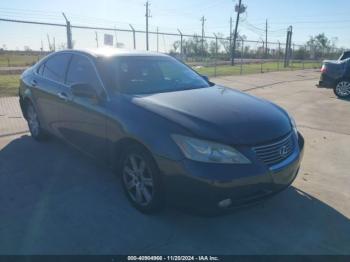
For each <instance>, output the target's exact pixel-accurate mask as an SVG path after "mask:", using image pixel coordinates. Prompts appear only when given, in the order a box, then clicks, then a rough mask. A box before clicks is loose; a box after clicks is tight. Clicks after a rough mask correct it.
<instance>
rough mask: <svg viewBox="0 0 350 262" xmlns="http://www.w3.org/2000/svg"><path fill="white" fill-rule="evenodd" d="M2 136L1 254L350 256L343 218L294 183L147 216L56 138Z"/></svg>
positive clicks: (100, 170) (109, 175) (114, 181)
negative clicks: (252, 197)
mask: <svg viewBox="0 0 350 262" xmlns="http://www.w3.org/2000/svg"><path fill="white" fill-rule="evenodd" d="M1 141H3V139H2V140H1ZM4 143H5V146H3V147H2V148H1V149H0V214H1V215H0V254H135V253H138V254H170V253H171V254H350V221H349V218H348V217H347V216H345V215H343V214H342V213H341V211H339V210H337V209H335V208H333V207H331V206H330V205H328V204H327V203H325V202H323V201H321V200H320V199H318V198H315V197H313V196H311V195H309V194H307V193H306V192H303V191H302V190H300V189H298V188H295V187H293V186H292V187H289V188H288V189H286V190H285V191H283V192H281V193H280V194H278V195H276V196H275V197H273V198H271V199H269V200H267V201H264V202H262V203H260V204H257V205H255V206H252V207H249V208H244V209H240V210H236V211H235V212H232V213H231V214H229V215H224V216H215V217H202V216H196V215H192V214H190V213H188V212H183V211H179V210H178V209H174V208H167V209H166V210H165V211H164V212H162V213H160V214H157V215H151V216H146V215H144V214H141V213H139V212H137V211H136V210H135V209H134V208H132V207H131V206H130V204H129V203H128V202H127V200H126V198H125V196H124V194H123V192H122V188H121V185H120V183H119V181H118V178H117V176H116V175H115V174H114V173H113V172H111V171H110V170H109V169H108V168H106V167H104V166H103V165H101V164H99V163H96V162H95V161H91V159H90V158H88V157H85V156H83V155H82V154H81V153H80V152H77V151H76V150H74V149H71V148H70V147H68V146H66V145H64V144H63V143H61V142H59V141H57V140H56V139H52V140H51V141H48V142H46V143H37V142H35V141H34V140H32V139H31V137H29V136H26V135H24V136H21V137H18V138H16V139H13V140H10V139H8V141H5V142H2V143H1V144H4Z"/></svg>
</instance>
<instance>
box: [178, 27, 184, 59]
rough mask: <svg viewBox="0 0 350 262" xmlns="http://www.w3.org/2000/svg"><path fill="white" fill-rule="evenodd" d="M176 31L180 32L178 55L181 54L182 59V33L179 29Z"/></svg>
mask: <svg viewBox="0 0 350 262" xmlns="http://www.w3.org/2000/svg"><path fill="white" fill-rule="evenodd" d="M177 31H179V34H180V56H181V59H183V54H182V52H183V49H182V41H183V35H182V32H181V31H180V30H179V29H177Z"/></svg>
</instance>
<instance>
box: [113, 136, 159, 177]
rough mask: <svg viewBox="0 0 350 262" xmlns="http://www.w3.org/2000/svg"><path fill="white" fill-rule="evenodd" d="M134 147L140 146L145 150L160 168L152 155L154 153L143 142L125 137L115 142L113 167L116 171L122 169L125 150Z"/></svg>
mask: <svg viewBox="0 0 350 262" xmlns="http://www.w3.org/2000/svg"><path fill="white" fill-rule="evenodd" d="M133 145H135V146H139V147H141V148H142V149H144V150H145V151H146V152H147V153H148V154H149V156H150V157H151V158H152V159H153V161H154V163H155V164H156V166H157V167H158V165H157V162H156V160H155V158H154V156H153V154H152V151H151V150H150V149H149V148H148V147H147V146H146V145H145V144H144V143H142V142H141V141H139V140H138V139H136V138H133V137H125V138H122V139H120V140H119V141H117V142H115V143H114V145H113V153H112V163H113V167H114V168H115V169H116V170H118V168H119V167H120V164H121V157H122V155H123V153H124V152H125V150H126V149H127V148H129V147H130V146H133Z"/></svg>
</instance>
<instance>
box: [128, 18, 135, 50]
mask: <svg viewBox="0 0 350 262" xmlns="http://www.w3.org/2000/svg"><path fill="white" fill-rule="evenodd" d="M129 26H130V28H131V30H132V36H133V40H134V41H133V42H134V49H136V35H135V29H134V27H133V26H132V25H131V24H129Z"/></svg>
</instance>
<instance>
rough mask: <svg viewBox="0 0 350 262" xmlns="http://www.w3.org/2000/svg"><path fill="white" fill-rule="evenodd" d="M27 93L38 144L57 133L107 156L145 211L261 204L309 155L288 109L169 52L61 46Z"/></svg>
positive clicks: (26, 80)
mask: <svg viewBox="0 0 350 262" xmlns="http://www.w3.org/2000/svg"><path fill="white" fill-rule="evenodd" d="M19 95H20V105H21V108H22V112H23V115H24V117H25V119H26V120H27V122H28V126H29V129H30V133H31V136H32V137H33V138H34V139H35V140H38V141H41V140H44V139H45V137H47V135H48V134H51V135H53V136H56V137H58V138H60V139H62V140H64V141H65V142H67V143H68V144H70V145H72V146H74V147H76V148H78V149H79V150H80V151H83V152H85V153H86V154H88V155H90V156H93V157H95V158H98V159H101V160H103V161H104V162H106V164H108V165H109V166H111V167H112V168H114V169H115V170H116V173H117V174H118V175H120V178H121V183H122V185H123V188H124V191H125V193H126V196H127V198H128V199H129V201H130V202H131V204H132V205H134V206H135V207H136V208H137V209H138V210H140V211H141V212H144V213H150V212H155V211H158V210H160V209H161V208H162V207H163V206H164V204H165V203H167V202H168V203H177V204H180V205H183V206H186V207H190V208H191V207H204V208H214V209H215V210H227V209H232V208H234V207H239V206H242V205H248V204H250V203H254V202H256V201H258V200H260V199H264V198H266V197H268V196H272V195H274V194H275V193H277V192H280V191H281V190H283V189H285V188H287V187H288V186H289V185H290V184H291V183H292V182H293V180H294V179H295V178H296V176H297V173H298V170H299V167H300V164H301V160H302V155H303V148H304V139H303V137H302V135H301V134H300V133H299V132H298V131H297V127H296V124H295V122H294V120H293V118H291V117H290V116H289V115H288V113H287V112H286V111H284V110H283V109H282V108H280V107H278V106H277V105H275V104H273V103H271V102H269V101H266V100H263V99H259V98H256V97H254V96H251V95H248V94H245V93H242V92H240V91H237V90H234V89H230V88H226V87H223V86H219V85H216V84H214V83H212V82H210V81H209V80H208V78H207V77H204V76H201V75H199V74H198V73H196V72H195V71H193V70H192V69H191V68H190V67H188V66H186V65H185V64H183V63H181V62H179V61H178V60H176V59H175V58H172V57H170V56H167V55H163V54H154V53H149V52H131V51H120V50H114V49H100V50H89V51H78V50H74V51H73V50H68V51H60V52H56V53H53V54H50V55H48V56H47V57H45V58H44V59H42V60H41V61H40V62H38V63H37V64H36V65H34V66H33V67H31V68H29V69H28V70H26V71H25V72H24V73H23V75H22V77H21V84H20V89H19Z"/></svg>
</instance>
